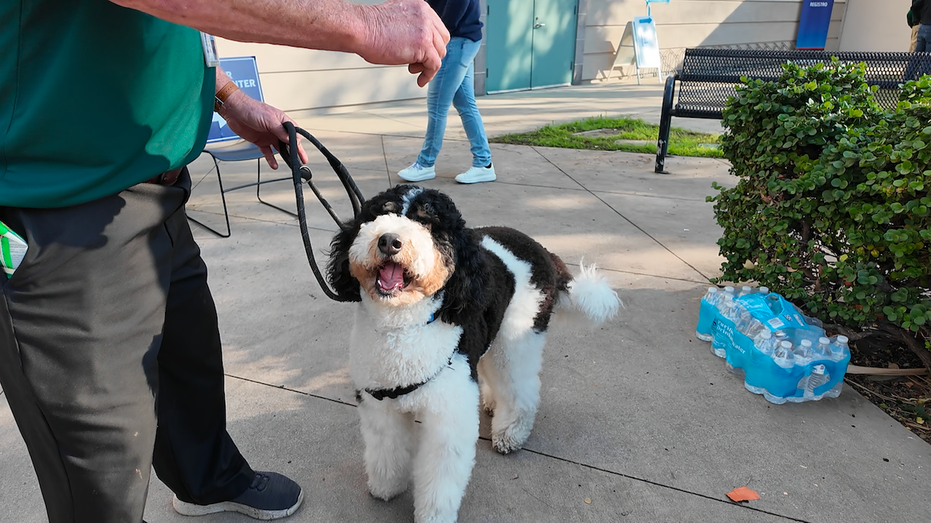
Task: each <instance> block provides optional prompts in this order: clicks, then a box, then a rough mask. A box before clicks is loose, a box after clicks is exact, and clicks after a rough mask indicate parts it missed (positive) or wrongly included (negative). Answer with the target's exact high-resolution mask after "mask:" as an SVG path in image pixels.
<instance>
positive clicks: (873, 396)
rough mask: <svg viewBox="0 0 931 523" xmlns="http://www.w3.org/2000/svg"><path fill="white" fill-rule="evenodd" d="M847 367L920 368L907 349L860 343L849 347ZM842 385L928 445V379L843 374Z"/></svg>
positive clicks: (930, 428)
mask: <svg viewBox="0 0 931 523" xmlns="http://www.w3.org/2000/svg"><path fill="white" fill-rule="evenodd" d="M850 352H851V355H850V364H851V365H859V366H861V367H873V368H884V369H888V368H899V369H921V368H924V367H923V366H922V364H921V360H919V359H918V356H916V355H915V353H913V352H912V351H910V350H909V349H908V348H906V347H903V346H900V345H897V344H882V345H876V344H869V343H866V342H865V340H861V341H860V342H858V343H857V344H856V345H854V346H853V347H851V351H850ZM844 382H845V385H846V386H848V387H851V388H852V389H854V390H856V391H857V392H859V393H860V394H861V395H862V396H863V397H865V398H866V399H868V400H870V401H871V402H872V403H873V404H875V405H876V406H878V407H879V408H881V409H882V410H884V411H885V412H886V413H887V414H889V415H890V416H892V417H893V418H895V419H896V420H897V421H898V422H899V423H901V424H902V425H903V426H904V427H905V428H906V429H908V430H910V431H912V432H913V433H914V434H915V435H916V436H919V437H920V438H921V439H923V440H925V441H927V442H928V443H931V376H929V375H928V374H925V375H923V376H903V377H895V378H890V377H886V376H870V375H864V374H847V375H846V376H844Z"/></svg>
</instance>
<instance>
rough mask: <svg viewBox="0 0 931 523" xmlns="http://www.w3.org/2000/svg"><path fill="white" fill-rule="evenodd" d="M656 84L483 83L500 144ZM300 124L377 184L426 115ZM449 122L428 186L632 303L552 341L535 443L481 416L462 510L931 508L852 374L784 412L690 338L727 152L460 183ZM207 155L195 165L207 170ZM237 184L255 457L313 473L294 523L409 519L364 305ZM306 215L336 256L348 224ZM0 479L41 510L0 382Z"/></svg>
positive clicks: (161, 520) (599, 513) (327, 183)
mask: <svg viewBox="0 0 931 523" xmlns="http://www.w3.org/2000/svg"><path fill="white" fill-rule="evenodd" d="M660 98H661V87H660V86H659V85H658V84H657V85H650V84H644V85H643V86H637V85H636V84H629V83H623V84H622V83H613V84H609V85H604V86H584V87H571V88H563V89H554V90H545V91H532V92H528V93H514V94H506V95H497V96H489V97H483V98H480V99H479V106H480V107H481V109H482V113H483V116H484V118H485V122H486V128H487V130H488V134H489V135H490V136H494V135H498V134H502V133H505V132H512V131H519V130H530V129H534V128H536V127H538V126H540V125H542V124H544V123H550V122H553V121H556V122H562V121H569V120H573V119H577V118H581V117H587V116H595V115H600V114H605V115H618V114H625V115H634V116H640V117H643V118H646V119H649V120H653V121H656V120H658V114H659V107H660ZM294 116H295V117H296V119H297V120H298V122H299V124H300V125H302V126H303V127H305V128H307V129H308V130H310V131H311V132H312V133H314V134H315V135H317V137H318V138H320V139H321V140H322V141H323V142H324V143H325V144H326V145H327V147H328V148H329V149H330V150H331V151H333V152H334V153H335V154H336V155H337V156H339V157H340V158H341V159H343V161H344V162H346V164H347V166H348V167H349V170H350V172H351V173H352V174H353V176H354V177H355V179H356V180H357V182H358V183H359V185H360V187H361V189H362V191H363V193H364V194H365V195H373V194H375V193H376V192H378V191H380V190H382V189H385V188H387V187H389V186H390V185H392V184H394V183H397V182H398V181H399V179H398V178H397V176H396V173H397V171H398V170H399V169H401V168H403V167H405V166H407V165H408V164H410V163H411V162H412V161H413V160H414V158H415V157H416V154H417V151H418V149H419V147H420V144H421V141H422V136H423V135H422V133H423V129H424V126H425V116H424V104H423V101H422V100H417V101H410V102H401V103H392V104H379V105H372V106H365V107H353V108H343V109H334V110H328V111H308V112H306V113H300V114H295V115H294ZM449 123H450V125H449V130H448V132H447V142H446V144H445V146H444V148H443V151H442V153H441V155H440V158H439V161H438V164H437V171H438V173H439V176H438V178H437V179H435V180H432V181H429V182H426V183H424V185H426V186H429V187H434V188H438V189H440V190H443V191H446V192H447V193H449V194H450V195H451V196H452V197H453V199H454V200H455V201H456V202H457V204H458V205H459V207H460V209H461V211H462V213H463V215H464V217H465V218H466V220H467V221H468V222H469V223H470V225H473V226H479V225H491V224H506V225H511V226H514V227H517V228H520V229H522V230H524V231H526V232H528V233H530V234H531V235H533V236H535V237H536V238H537V239H538V240H539V241H540V242H541V243H543V244H544V245H545V246H547V247H548V248H549V249H551V250H553V251H554V252H556V253H558V254H560V255H561V256H562V257H563V258H564V259H565V260H566V261H567V262H569V263H571V264H575V265H577V264H578V262H579V260H580V259H581V258H582V257H583V256H584V257H585V260H586V261H594V262H597V263H598V265H599V266H600V267H601V268H602V269H603V270H604V271H605V273H606V274H607V275H608V277H609V279H610V281H611V282H612V285H613V286H614V287H615V288H616V289H617V290H618V292H619V293H620V295H621V297H622V298H623V300H624V302H625V304H626V308H625V309H623V311H622V312H621V315H620V316H619V317H618V318H617V319H616V320H614V321H612V322H610V323H609V324H607V325H605V326H603V327H602V328H599V329H595V330H584V331H580V332H566V331H553V332H552V334H551V336H550V341H549V343H548V345H547V348H546V354H545V363H544V371H543V375H542V382H543V388H542V401H541V408H540V412H539V416H538V419H537V423H536V426H535V428H534V432H533V434H532V435H531V437H530V440H529V441H528V443H527V445H526V447H525V449H524V450H523V451H521V452H517V453H515V454H512V455H509V456H500V455H498V454H496V453H495V452H494V451H492V450H491V447H490V443H489V441H488V440H487V435H488V420H487V418H484V417H483V420H482V429H481V434H482V439H481V440H480V441H479V442H478V456H477V464H476V467H475V470H474V472H473V475H472V480H471V483H470V485H469V489H468V492H467V494H466V497H465V500H464V501H463V506H462V509H461V511H460V521H462V522H469V523H472V522H519V523H524V522H526V523H537V522H553V523H567V522H618V521H631V522H643V523H648V522H774V523H775V522H785V521H806V522H864V523H874V522H886V521H888V522H893V521H894V522H915V523H919V522H921V523H926V522H927V521H931V503H929V501H928V496H927V493H928V488H929V485H931V447H929V446H928V444H927V443H925V442H923V441H922V440H920V439H919V438H917V437H915V436H913V435H912V434H911V433H910V432H908V431H907V430H905V429H903V428H902V427H901V426H900V425H899V424H898V423H897V422H895V421H894V420H892V419H890V418H889V417H888V416H886V415H885V414H884V413H883V412H881V411H880V410H879V409H878V408H876V407H874V406H873V405H872V404H871V403H869V402H868V401H866V400H865V399H863V398H862V397H861V396H859V395H858V394H856V393H855V392H854V391H852V390H849V389H847V388H845V389H844V392H843V394H841V396H840V397H839V398H837V399H835V400H824V401H820V402H816V403H807V404H799V405H783V406H775V405H770V404H769V403H767V402H766V401H765V400H764V399H763V398H762V397H760V396H755V395H752V394H750V393H748V392H747V391H746V390H744V388H743V385H742V382H741V380H740V379H738V378H737V377H736V376H734V375H732V374H730V373H728V372H727V371H726V370H725V368H724V365H723V362H722V360H720V359H718V358H716V357H714V356H713V355H712V354H711V352H710V350H709V349H708V345H707V344H706V343H703V342H700V341H698V340H697V339H695V337H694V327H695V322H696V319H697V314H698V303H699V300H700V297H701V295H702V292H703V289H704V288H705V287H706V286H707V285H708V278H710V277H713V276H715V275H717V274H719V269H718V267H719V265H720V259H719V257H718V255H717V246H716V244H715V241H716V240H717V238H718V236H719V234H720V231H719V229H718V227H717V225H716V224H715V221H714V217H713V211H712V207H711V204H709V203H706V202H705V196H706V195H709V194H712V193H713V190H712V188H711V183H712V182H714V181H717V182H718V183H721V184H723V185H731V184H733V183H734V181H733V180H732V179H731V178H730V177H729V175H728V173H727V169H728V166H727V164H726V163H725V162H723V161H719V160H709V159H689V158H670V159H669V160H668V161H667V168H668V169H669V170H670V172H671V173H672V174H670V175H656V174H653V172H652V166H653V158H652V157H651V156H648V155H638V154H628V153H619V152H599V151H571V150H563V149H548V148H537V147H523V146H506V145H493V146H492V151H493V155H494V162H495V166H496V168H497V171H498V175H499V181H497V182H496V183H490V184H480V185H475V186H461V185H457V184H456V183H455V182H454V181H453V177H454V176H455V175H456V174H457V173H458V172H460V171H461V170H464V169H466V168H467V167H468V166H469V165H470V157H469V152H468V143H467V141H465V140H464V136H463V134H462V131H461V126H460V125H459V122H458V118H457V117H456V116H455V114H452V115H451V116H450V120H449ZM674 125H677V126H683V127H686V126H687V127H692V128H696V129H698V130H711V131H714V130H716V129H718V128H719V127H718V124H717V123H716V122H710V121H704V120H693V121H690V120H678V121H674ZM312 165H313V170H314V172H315V173H317V179H318V180H319V182H320V185H321V186H322V187H323V190H324V192H325V194H326V196H327V197H328V198H330V199H331V200H332V201H333V202H338V201H340V200H341V197H340V194H341V193H340V188H339V187H337V186H336V184H335V183H334V182H333V181H332V180H330V179H328V175H327V174H326V173H329V169H328V168H327V167H325V166H324V165H323V164H322V162H320V161H319V160H317V158H315V159H314V162H313V163H312ZM207 168H208V166H207V163H206V162H204V161H200V162H199V163H198V164H197V165H196V166H195V167H194V168H193V169H192V171H193V172H200V173H205V172H206V171H207ZM254 168H255V166H254V164H229V165H225V166H224V167H223V175H224V183H225V184H227V186H232V185H235V184H237V183H248V182H249V181H250V180H251V179H252V178H253V177H254ZM265 174H266V175H267V169H266V172H265ZM215 183H216V182H215V178H214V177H210V178H206V179H205V180H204V181H203V183H201V184H200V186H199V187H198V188H197V189H196V191H195V197H194V199H193V201H192V204H191V206H190V208H191V212H192V214H196V215H197V216H198V217H201V218H203V219H204V220H209V221H211V223H213V224H219V223H220V217H219V215H217V214H216V212H217V211H218V209H219V207H218V198H217V195H216V186H215ZM308 196H310V195H309V192H308ZM263 198H264V199H268V200H270V201H273V202H277V203H280V204H282V205H289V206H293V199H294V197H293V194H292V193H291V188H290V185H289V184H288V183H281V184H271V185H266V186H265V188H263ZM227 199H228V201H229V205H230V212H231V214H232V215H233V218H232V229H233V233H232V237H231V238H229V239H218V238H216V237H214V236H212V235H210V234H209V233H207V232H206V231H204V230H202V229H200V228H197V229H196V234H197V236H198V238H199V240H200V241H201V244H202V247H203V251H204V257H205V258H206V260H207V263H208V265H209V266H210V268H211V274H210V278H211V285H212V288H213V291H214V295H215V298H216V301H217V305H218V308H219V311H220V317H221V327H222V332H223V336H224V343H225V358H226V369H227V374H228V379H227V390H228V403H229V420H230V421H229V430H230V432H231V433H232V434H233V436H234V438H235V440H236V441H237V442H238V444H239V445H240V447H241V449H242V451H243V452H244V453H245V454H246V456H247V457H249V459H250V461H251V463H252V464H253V466H255V467H257V468H260V469H272V470H278V471H281V472H284V473H286V474H288V475H290V476H291V477H293V478H294V479H296V480H297V481H299V482H300V483H301V484H302V485H303V486H304V488H305V490H306V501H305V504H304V506H303V507H302V508H301V509H300V510H299V511H298V512H297V514H295V515H294V516H293V517H292V518H291V519H290V520H288V521H294V522H322V523H330V522H333V523H342V522H353V523H364V522H369V521H371V522H375V521H379V522H408V521H412V514H413V508H412V497H411V495H410V494H409V493H408V494H404V495H402V496H401V497H400V498H398V499H396V500H394V501H392V502H389V503H384V502H381V501H377V500H374V499H373V498H371V497H370V496H369V495H368V493H367V491H366V487H365V479H364V473H363V467H362V459H361V456H362V442H361V438H360V433H359V427H358V420H357V415H356V412H355V406H354V403H355V402H354V400H353V392H352V387H351V385H350V383H349V380H348V371H347V363H348V362H347V354H346V352H347V351H346V348H347V339H346V332H347V331H348V328H349V327H348V325H347V317H348V316H349V314H350V307H351V306H350V305H341V304H335V303H333V302H331V301H329V300H328V299H327V298H326V297H325V296H324V295H323V294H322V292H320V290H319V288H318V286H317V284H316V282H315V281H314V279H313V276H312V275H311V273H310V270H309V269H308V267H307V262H306V260H305V258H304V253H303V247H302V244H301V240H300V234H299V233H298V229H297V227H296V223H295V220H294V219H293V218H291V217H289V216H288V215H285V214H284V213H281V212H279V211H276V210H274V209H271V208H268V207H265V206H262V205H259V204H258V203H257V202H256V201H255V196H254V194H253V193H252V192H251V191H250V190H248V189H244V190H240V191H235V192H231V193H228V194H227ZM310 209H311V211H312V213H313V214H312V216H311V217H310V220H309V221H310V223H311V225H312V227H314V230H313V235H312V236H313V241H314V245H315V247H316V248H317V251H318V252H320V253H321V254H320V257H321V258H322V257H323V255H322V251H323V250H324V249H325V248H326V245H327V242H328V239H329V237H330V236H331V235H332V232H333V230H334V229H335V226H334V225H333V224H332V223H331V222H329V219H328V218H327V217H326V216H325V215H324V213H323V212H322V210H320V209H319V206H317V205H315V204H310ZM341 212H342V213H343V214H346V215H348V211H347V210H345V209H343V210H342V211H341ZM0 470H2V471H3V473H2V474H0V507H2V508H0V521H2V522H4V523H5V522H11V523H12V522H16V523H31V522H41V521H45V518H44V515H43V513H44V511H43V509H42V500H41V496H40V493H39V490H38V487H37V485H36V480H35V475H34V473H33V471H32V468H31V465H30V463H29V460H28V456H27V454H26V450H25V446H24V445H23V443H22V440H21V439H20V437H19V434H18V432H17V431H16V428H15V425H14V423H13V420H12V416H11V414H10V412H9V408H8V407H7V405H6V404H5V400H4V398H3V396H2V394H0ZM744 485H749V487H750V488H752V489H754V490H756V491H757V492H759V494H760V496H761V499H760V500H757V501H752V502H749V503H747V504H742V505H736V504H733V503H731V502H729V501H728V500H727V498H726V497H725V494H726V493H727V492H728V491H730V490H732V489H733V488H735V487H740V486H744ZM169 500H170V493H169V492H168V491H167V490H166V489H165V487H164V486H163V485H162V484H161V483H160V482H158V480H157V479H155V476H154V475H153V481H152V485H151V488H150V495H149V503H148V508H147V512H146V519H147V520H148V521H149V522H150V523H180V522H187V521H195V520H192V519H188V518H184V517H182V516H178V515H176V514H175V513H174V512H173V511H172V510H171V508H170V503H169ZM196 521H200V522H204V523H216V522H226V521H229V522H243V521H248V520H247V519H246V518H244V517H239V516H228V515H225V516H207V517H203V518H200V519H198V520H196Z"/></svg>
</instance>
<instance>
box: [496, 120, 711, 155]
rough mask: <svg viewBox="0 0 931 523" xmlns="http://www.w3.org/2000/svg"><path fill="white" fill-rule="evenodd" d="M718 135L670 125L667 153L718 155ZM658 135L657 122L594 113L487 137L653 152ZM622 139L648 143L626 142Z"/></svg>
mask: <svg viewBox="0 0 931 523" xmlns="http://www.w3.org/2000/svg"><path fill="white" fill-rule="evenodd" d="M597 131H600V132H597ZM579 133H586V134H579ZM718 136H720V135H717V134H706V133H697V132H694V131H687V130H685V129H680V128H678V127H673V128H672V130H671V132H670V134H669V154H670V155H675V156H703V157H707V158H721V157H723V155H722V154H721V150H720V148H719V142H718ZM658 137H659V126H658V125H653V124H649V123H647V122H644V121H643V120H639V119H636V118H607V117H603V116H597V117H593V118H586V119H585V120H579V121H576V122H571V123H565V124H559V125H547V126H544V127H542V128H540V129H538V130H536V131H532V132H529V133H515V134H506V135H503V136H498V137H497V138H492V139H490V140H489V141H491V142H493V143H508V144H513V145H537V146H541V147H562V148H565V149H593V150H599V151H625V152H630V153H650V154H656V140H657V138H658ZM625 140H633V141H645V142H648V143H642V144H641V143H629V142H626V141H625Z"/></svg>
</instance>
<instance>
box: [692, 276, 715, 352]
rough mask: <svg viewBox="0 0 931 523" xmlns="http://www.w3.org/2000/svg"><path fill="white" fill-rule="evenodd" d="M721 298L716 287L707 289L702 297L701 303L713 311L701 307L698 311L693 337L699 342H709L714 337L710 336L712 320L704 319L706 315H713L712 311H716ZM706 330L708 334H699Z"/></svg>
mask: <svg viewBox="0 0 931 523" xmlns="http://www.w3.org/2000/svg"><path fill="white" fill-rule="evenodd" d="M720 297H721V293H720V292H718V288H717V287H708V291H707V292H706V293H705V295H704V296H702V301H703V302H705V303H707V304H709V305H711V307H713V309H710V310H709V309H708V308H706V307H704V306H703V307H701V308H700V309H699V310H698V327H696V329H695V337H696V338H698V339H700V340H701V341H711V339H712V338H713V337H714V336H712V335H711V330H710V327H711V322H712V320H713V319H714V318H706V317H705V316H706V315H707V314H713V311H714V310H715V309H717V306H718V300H719V299H720ZM704 329H708V332H700V330H704Z"/></svg>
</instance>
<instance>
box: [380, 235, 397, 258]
mask: <svg viewBox="0 0 931 523" xmlns="http://www.w3.org/2000/svg"><path fill="white" fill-rule="evenodd" d="M402 245H403V244H402V243H401V237H400V236H398V235H397V234H394V233H391V232H387V233H385V234H382V235H381V236H380V237H379V238H378V250H379V251H381V252H382V254H386V255H388V256H394V255H395V254H397V253H399V252H401V246H402Z"/></svg>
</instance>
